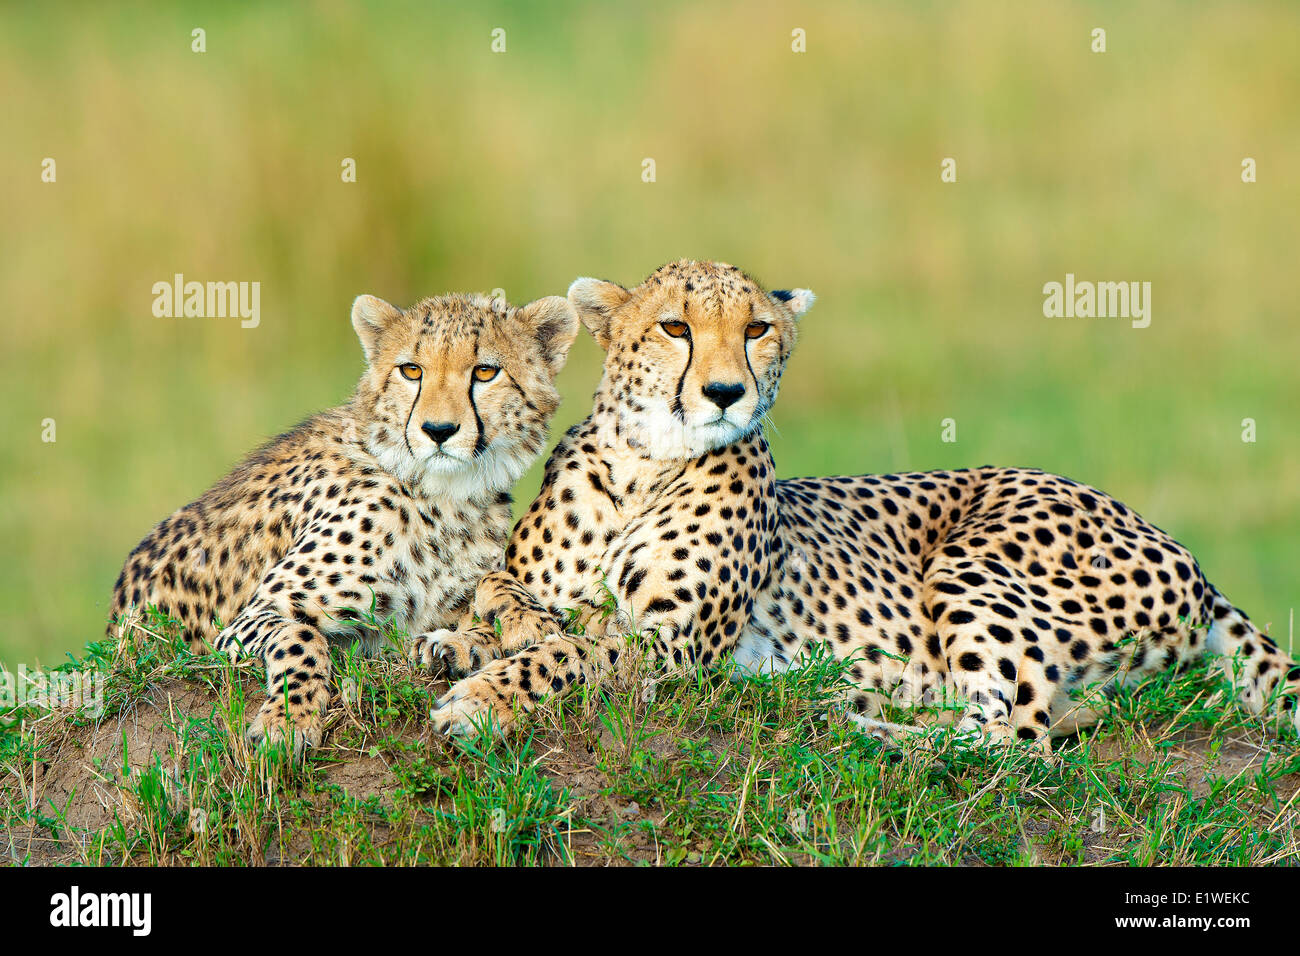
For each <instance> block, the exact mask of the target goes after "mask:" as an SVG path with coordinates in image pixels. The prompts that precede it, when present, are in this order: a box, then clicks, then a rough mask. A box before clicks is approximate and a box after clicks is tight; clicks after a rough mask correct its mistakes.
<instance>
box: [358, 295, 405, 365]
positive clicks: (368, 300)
mask: <svg viewBox="0 0 1300 956" xmlns="http://www.w3.org/2000/svg"><path fill="white" fill-rule="evenodd" d="M401 317H402V310H401V309H399V308H397V306H395V305H389V304H388V303H387V302H385V301H384V300H383V299H380V298H377V297H376V296H373V295H359V296H357V298H356V301H354V302H353V303H352V328H354V329H356V331H357V338H359V339H360V340H361V349H362V351H364V352H365V353H366V361H367V362H370V361H372V360H373V359H374V357H375V352H376V350H377V349H378V346H379V339H380V337H381V336H382V335H383V334H384V330H385V329H386V328H388V327H389V326H390V325H392V324H393V323H394V322H395V321H397V320H398V319H400V318H401Z"/></svg>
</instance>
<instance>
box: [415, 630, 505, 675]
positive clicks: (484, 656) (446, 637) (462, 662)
mask: <svg viewBox="0 0 1300 956" xmlns="http://www.w3.org/2000/svg"><path fill="white" fill-rule="evenodd" d="M494 656H495V655H494V654H492V652H491V648H488V647H485V646H484V645H483V644H481V643H479V642H478V641H476V640H473V639H472V637H471V636H470V635H468V634H463V633H461V632H460V631H453V630H450V629H448V628H441V629H439V630H436V631H430V632H429V633H427V634H421V635H419V636H418V637H416V638H415V639H414V640H412V641H411V647H410V650H409V652H408V657H409V658H410V660H411V663H412V664H414V665H415V666H417V667H420V668H422V669H423V670H425V671H426V672H428V673H429V674H432V675H434V676H435V677H444V676H445V677H449V678H451V679H452V680H459V679H460V678H462V677H465V676H467V675H469V674H472V673H474V672H475V671H477V670H479V669H480V668H482V667H483V665H484V664H486V663H487V662H488V661H491V660H492V659H493V658H494Z"/></svg>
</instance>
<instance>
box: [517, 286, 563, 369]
mask: <svg viewBox="0 0 1300 956" xmlns="http://www.w3.org/2000/svg"><path fill="white" fill-rule="evenodd" d="M514 319H515V321H516V322H517V323H519V324H520V325H522V326H523V327H524V329H525V330H526V331H527V332H529V333H531V334H532V336H533V337H534V338H535V339H536V340H537V344H538V345H540V346H541V349H542V360H543V361H544V362H545V363H546V369H547V371H548V372H550V375H551V378H555V376H556V375H558V374H560V369H562V368H564V360H565V359H566V358H567V357H568V355H569V346H571V345H572V344H573V340H574V339H576V338H577V337H578V315H577V313H576V312H574V310H573V306H571V305H570V304H569V300H568V299H566V298H564V297H563V296H558V295H548V296H546V297H544V298H541V299H538V300H537V301H535V302H529V303H528V304H527V305H525V306H523V307H522V308H520V309H518V310H517V311H516V312H515V314H514Z"/></svg>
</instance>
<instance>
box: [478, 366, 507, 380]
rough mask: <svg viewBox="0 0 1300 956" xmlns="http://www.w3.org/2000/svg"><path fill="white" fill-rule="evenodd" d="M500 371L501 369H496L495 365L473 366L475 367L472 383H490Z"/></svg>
mask: <svg viewBox="0 0 1300 956" xmlns="http://www.w3.org/2000/svg"><path fill="white" fill-rule="evenodd" d="M500 371H501V369H499V368H498V367H497V366H495V365H475V366H474V381H476V382H490V381H492V379H494V378H496V377H497V373H498V372H500Z"/></svg>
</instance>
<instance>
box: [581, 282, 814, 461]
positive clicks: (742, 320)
mask: <svg viewBox="0 0 1300 956" xmlns="http://www.w3.org/2000/svg"><path fill="white" fill-rule="evenodd" d="M813 299H814V296H813V294H812V293H811V292H809V291H808V290H807V289H795V290H794V291H792V292H785V291H776V292H764V291H763V289H762V288H760V287H759V285H758V283H757V282H755V281H754V280H753V279H751V278H749V277H748V276H747V275H745V274H744V273H743V272H741V271H740V270H739V269H737V268H736V267H735V266H731V265H727V264H726V263H722V262H695V261H689V260H682V261H680V262H674V263H670V264H669V265H666V266H663V267H662V268H660V269H659V270H657V271H656V272H655V273H654V274H653V275H651V276H650V277H649V278H648V279H646V280H645V281H644V282H642V283H641V284H640V285H639V286H637V287H636V288H635V289H631V290H628V289H625V288H623V287H622V286H621V285H618V284H617V283H614V282H606V281H604V280H601V279H578V280H577V281H576V282H574V283H573V285H571V286H570V287H569V301H570V302H572V303H573V306H574V308H575V309H576V310H577V312H578V316H579V318H581V319H582V323H583V324H584V325H585V326H586V327H587V328H588V329H589V330H590V331H591V333H592V335H594V336H595V338H596V341H597V343H599V344H600V346H601V348H603V349H604V350H605V353H606V355H605V371H604V379H603V380H602V382H601V388H600V392H599V393H598V394H597V402H596V409H597V415H604V416H609V417H610V418H612V420H613V421H614V423H615V426H616V430H617V433H618V435H619V436H620V437H622V438H623V439H624V440H626V441H627V442H628V443H629V444H632V445H633V446H635V447H639V448H640V449H642V450H643V453H645V454H648V455H649V456H650V457H652V458H660V459H671V458H695V457H698V456H699V455H702V454H704V453H706V452H708V451H712V450H713V449H715V448H722V447H725V446H726V445H729V444H731V443H732V442H735V441H737V440H739V439H741V438H743V437H745V436H746V435H748V434H750V433H751V432H753V431H755V430H756V429H757V428H759V426H760V425H761V424H762V420H763V416H764V415H765V414H766V413H767V411H768V409H770V408H771V407H772V403H773V402H774V401H775V400H776V393H777V388H778V387H779V385H780V383H781V372H782V371H783V370H784V369H785V363H786V359H787V358H788V357H789V355H790V350H791V349H792V348H793V347H794V343H795V337H796V328H795V320H796V318H797V317H798V316H800V315H802V314H803V313H804V312H806V311H808V309H809V308H810V307H811V306H812V303H813Z"/></svg>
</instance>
